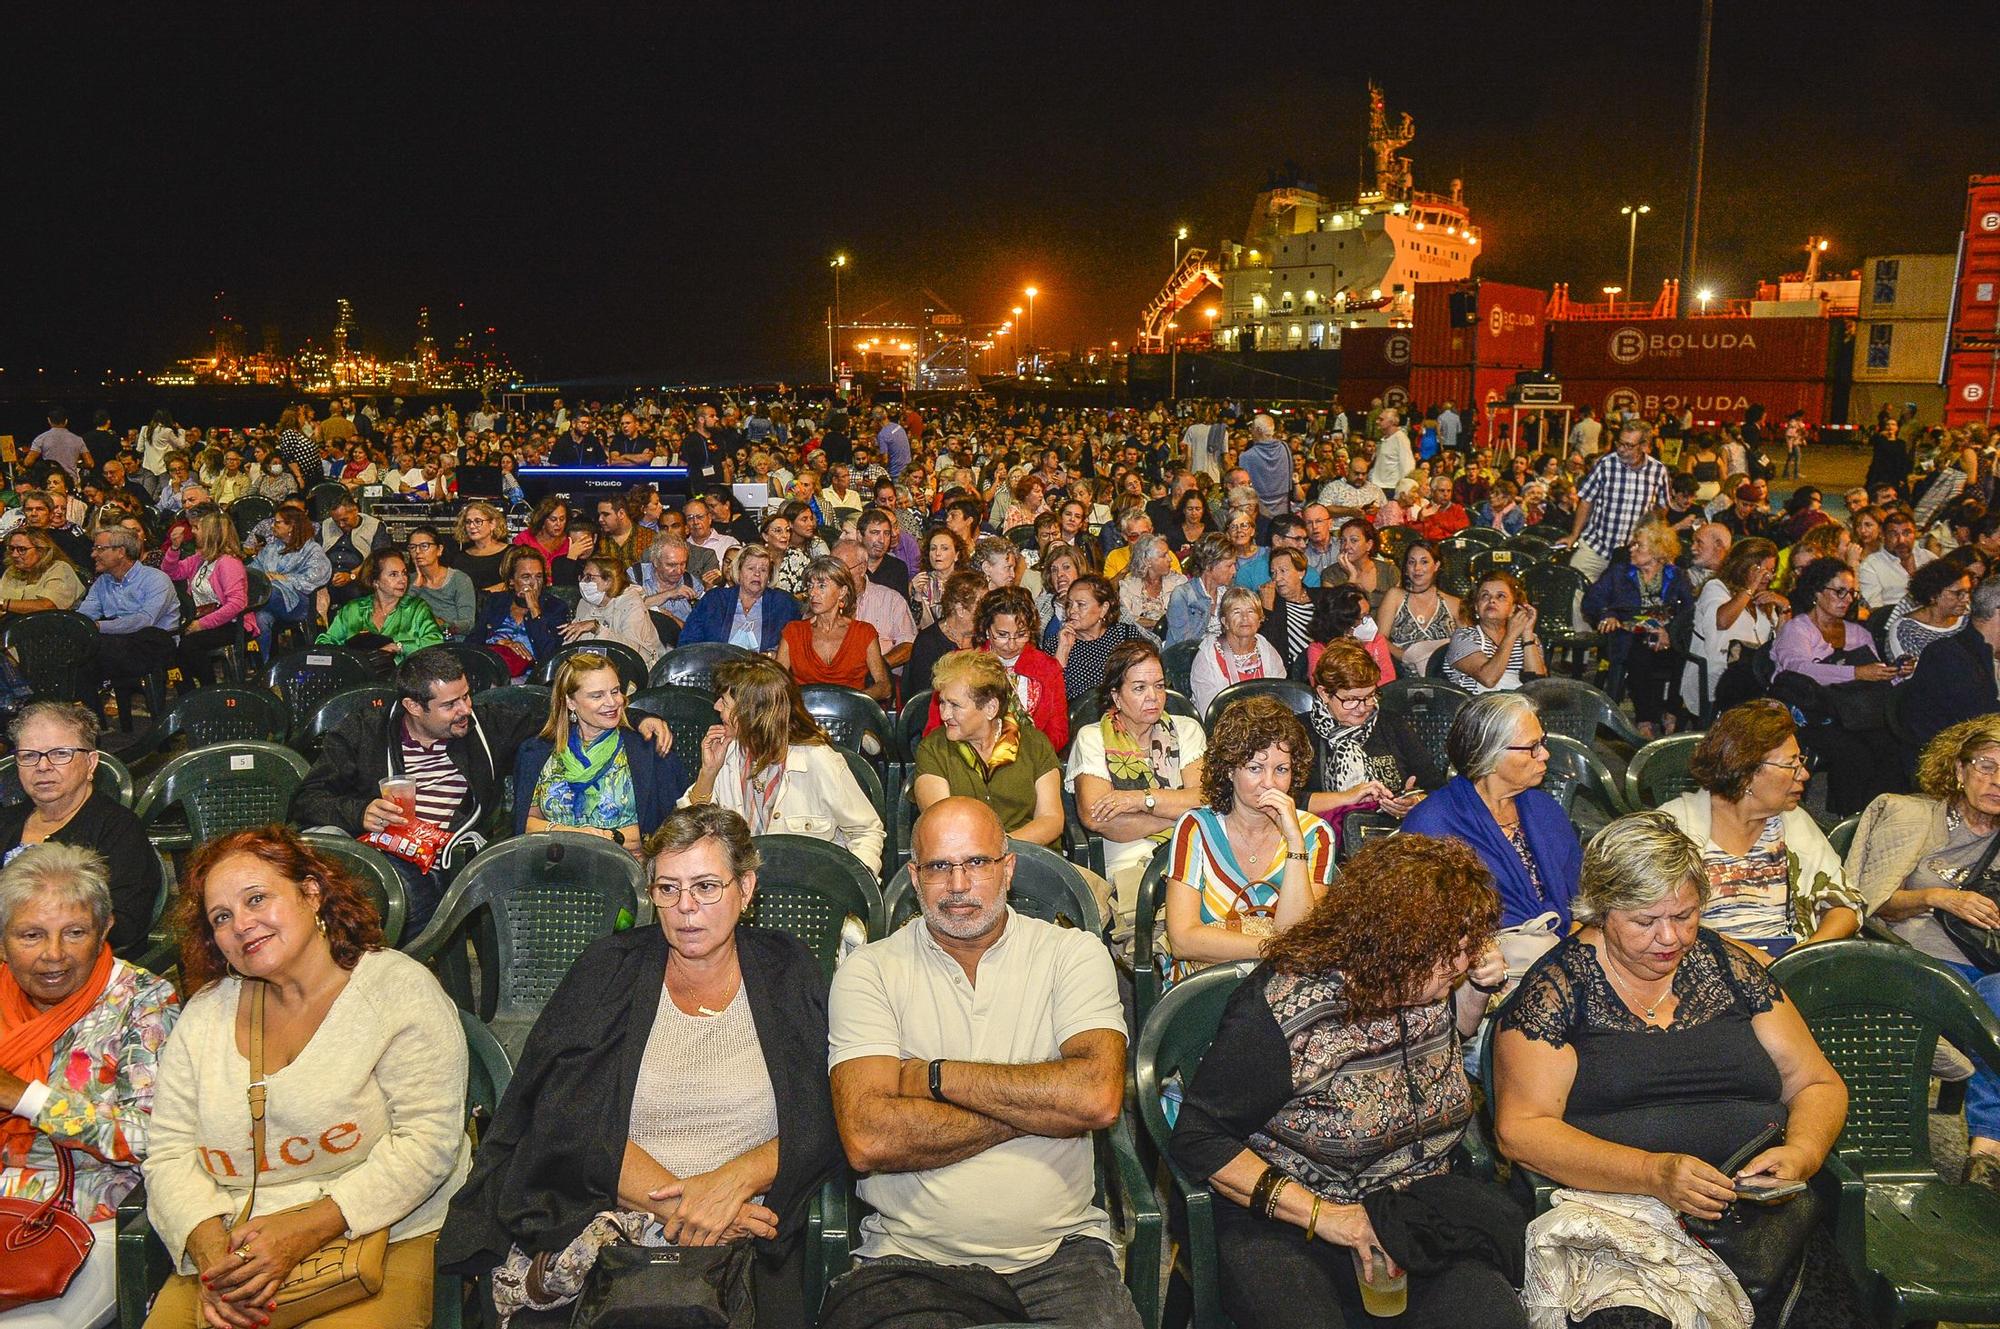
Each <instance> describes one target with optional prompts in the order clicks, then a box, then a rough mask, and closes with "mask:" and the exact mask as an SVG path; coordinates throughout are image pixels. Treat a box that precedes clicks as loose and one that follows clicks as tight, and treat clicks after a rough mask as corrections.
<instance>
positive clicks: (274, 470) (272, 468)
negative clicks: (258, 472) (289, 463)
mask: <svg viewBox="0 0 2000 1329" xmlns="http://www.w3.org/2000/svg"><path fill="white" fill-rule="evenodd" d="M264 469H265V470H267V471H269V472H270V473H271V474H273V475H282V474H284V470H285V468H284V465H283V463H281V462H275V461H274V462H272V463H271V464H270V465H269V466H266V467H265V468H264Z"/></svg>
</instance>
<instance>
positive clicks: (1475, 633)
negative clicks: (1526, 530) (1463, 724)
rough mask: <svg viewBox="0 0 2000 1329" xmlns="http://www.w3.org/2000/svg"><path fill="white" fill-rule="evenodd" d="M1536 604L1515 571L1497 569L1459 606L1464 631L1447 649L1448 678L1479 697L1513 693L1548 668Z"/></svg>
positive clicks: (1488, 574)
mask: <svg viewBox="0 0 2000 1329" xmlns="http://www.w3.org/2000/svg"><path fill="white" fill-rule="evenodd" d="M1536 617H1537V615H1536V611H1535V607H1534V606H1533V605H1531V604H1529V603H1528V592H1527V588H1525V587H1524V586H1522V585H1521V581H1520V579H1519V578H1518V577H1516V576H1515V575H1514V574H1513V573H1511V572H1508V571H1505V570H1504V569H1500V568H1495V569H1494V570H1493V571H1491V572H1488V573H1487V574H1486V575H1485V576H1483V577H1481V578H1480V579H1479V580H1478V582H1476V583H1475V584H1474V585H1473V587H1472V594H1470V595H1468V596H1467V597H1466V598H1465V601H1464V603H1462V604H1461V605H1459V607H1458V621H1459V625H1460V626H1459V629H1458V631H1457V632H1455V633H1453V634H1452V638H1451V643H1450V644H1449V645H1447V646H1446V647H1445V648H1444V656H1445V661H1444V676H1445V678H1446V679H1447V680H1448V681H1450V682H1451V683H1453V684H1455V685H1456V686H1458V687H1460V688H1463V689H1464V690H1465V691H1467V692H1470V693H1472V694H1474V695H1475V696H1476V695H1478V694H1479V693H1482V692H1512V691H1514V690H1515V689H1517V688H1519V687H1520V686H1521V683H1522V681H1523V679H1524V678H1525V677H1526V676H1528V675H1530V674H1533V675H1537V676H1539V675H1542V674H1546V673H1548V672H1549V664H1548V661H1547V659H1545V658H1544V657H1543V655H1542V639H1541V638H1540V637H1538V636H1536V635H1535V620H1536Z"/></svg>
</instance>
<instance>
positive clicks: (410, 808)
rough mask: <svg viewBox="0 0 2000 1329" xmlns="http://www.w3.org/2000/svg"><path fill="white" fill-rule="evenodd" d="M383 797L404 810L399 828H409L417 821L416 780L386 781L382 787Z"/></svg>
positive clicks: (398, 823)
mask: <svg viewBox="0 0 2000 1329" xmlns="http://www.w3.org/2000/svg"><path fill="white" fill-rule="evenodd" d="M381 789H382V797H383V798H385V799H387V800H388V801H389V802H391V803H394V804H395V805H396V806H397V807H399V808H401V809H402V810H403V815H402V818H401V819H400V820H399V821H398V822H397V823H396V824H397V825H398V826H409V825H412V824H414V823H415V822H416V820H417V782H416V781H415V780H384V781H383V782H382V785H381Z"/></svg>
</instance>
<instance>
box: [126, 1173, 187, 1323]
mask: <svg viewBox="0 0 2000 1329" xmlns="http://www.w3.org/2000/svg"><path fill="white" fill-rule="evenodd" d="M116 1232H117V1238H116V1241H117V1244H116V1246H115V1248H114V1250H113V1267H114V1268H115V1270H116V1274H117V1282H118V1327H119V1329H140V1327H141V1326H142V1325H144V1324H145V1322H146V1309H147V1307H148V1305H149V1304H150V1303H151V1301H152V1299H153V1294H154V1293H155V1292H157V1291H158V1290H159V1289H160V1286H161V1285H162V1284H164V1283H165V1282H166V1281H167V1276H168V1275H169V1274H171V1273H173V1271H174V1262H173V1257H172V1256H170V1255H169V1254H168V1253H167V1248H166V1247H165V1246H164V1245H162V1244H161V1242H160V1239H159V1238H158V1237H157V1236H155V1235H154V1233H153V1225H152V1224H151V1223H150V1222H149V1221H147V1218H146V1187H145V1183H143V1182H142V1183H140V1184H139V1185H137V1186H134V1187H133V1188H132V1189H131V1191H130V1192H128V1193H127V1194H126V1196H125V1198H124V1199H123V1200H120V1201H119V1202H118V1217H117V1220H116Z"/></svg>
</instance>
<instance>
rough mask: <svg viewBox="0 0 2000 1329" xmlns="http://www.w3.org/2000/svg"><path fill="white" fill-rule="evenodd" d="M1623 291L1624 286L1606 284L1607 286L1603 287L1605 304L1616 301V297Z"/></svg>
mask: <svg viewBox="0 0 2000 1329" xmlns="http://www.w3.org/2000/svg"><path fill="white" fill-rule="evenodd" d="M1624 291H1625V288H1624V287H1623V286H1607V287H1605V288H1604V302H1605V303H1606V304H1612V303H1615V302H1616V301H1617V299H1618V297H1619V296H1620V295H1622V294H1623V293H1624Z"/></svg>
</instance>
